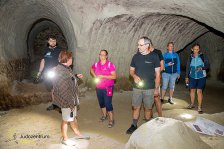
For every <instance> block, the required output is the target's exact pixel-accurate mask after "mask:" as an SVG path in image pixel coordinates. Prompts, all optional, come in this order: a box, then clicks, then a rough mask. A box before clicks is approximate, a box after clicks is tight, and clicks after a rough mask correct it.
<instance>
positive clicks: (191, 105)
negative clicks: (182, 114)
mask: <svg viewBox="0 0 224 149" xmlns="http://www.w3.org/2000/svg"><path fill="white" fill-rule="evenodd" d="M193 108H195V106H194V104H189V106H188V107H187V109H193Z"/></svg>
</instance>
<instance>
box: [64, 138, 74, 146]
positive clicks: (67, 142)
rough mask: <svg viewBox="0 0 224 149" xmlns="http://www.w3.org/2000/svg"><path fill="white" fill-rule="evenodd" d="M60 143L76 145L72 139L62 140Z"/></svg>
mask: <svg viewBox="0 0 224 149" xmlns="http://www.w3.org/2000/svg"><path fill="white" fill-rule="evenodd" d="M61 143H62V144H64V145H68V146H75V145H76V143H75V142H74V141H72V140H69V139H68V140H62V142H61Z"/></svg>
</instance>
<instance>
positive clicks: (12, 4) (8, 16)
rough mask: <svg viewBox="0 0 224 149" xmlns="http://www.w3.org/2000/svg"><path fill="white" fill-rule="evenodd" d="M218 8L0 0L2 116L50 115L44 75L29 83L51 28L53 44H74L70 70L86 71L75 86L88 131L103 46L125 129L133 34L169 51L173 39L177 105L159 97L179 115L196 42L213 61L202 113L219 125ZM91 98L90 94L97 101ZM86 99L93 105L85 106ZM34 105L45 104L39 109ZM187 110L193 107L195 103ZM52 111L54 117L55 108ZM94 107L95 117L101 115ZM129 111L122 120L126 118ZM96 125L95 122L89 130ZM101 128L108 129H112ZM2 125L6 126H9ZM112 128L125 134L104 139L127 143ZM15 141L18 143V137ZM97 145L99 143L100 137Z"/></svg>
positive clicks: (221, 18)
mask: <svg viewBox="0 0 224 149" xmlns="http://www.w3.org/2000/svg"><path fill="white" fill-rule="evenodd" d="M223 8H224V2H223V1H221V0H218V1H213V2H211V1H209V0H204V1H203V0H199V1H193V0H190V1H187V2H186V1H184V0H179V1H166V2H164V1H162V0H157V1H153V0H152V1H148V0H139V1H135V0H121V1H117V0H111V1H103V0H88V1H85V0H76V1H71V0H67V1H64V0H56V1H53V0H30V1H26V0H17V1H13V0H0V17H1V21H0V34H1V35H0V82H1V83H0V110H2V111H6V113H7V112H9V114H5V115H3V116H2V117H0V119H1V118H4V116H7V115H10V112H11V110H25V111H27V109H26V108H28V111H29V110H30V112H33V111H35V112H33V113H34V114H37V113H39V114H40V115H49V112H48V113H47V111H46V110H45V109H46V107H47V106H48V104H49V103H50V102H51V93H50V92H48V91H47V89H46V87H45V85H44V83H43V82H42V83H38V84H34V83H33V79H34V78H35V77H36V74H37V72H38V69H39V64H40V60H41V59H42V53H43V50H44V48H45V47H47V37H48V36H49V34H51V35H52V34H53V35H55V36H56V37H57V46H58V47H61V48H62V49H68V50H70V51H72V52H73V72H74V73H82V74H83V75H84V79H83V83H82V84H81V86H80V95H81V97H80V100H81V110H80V113H81V114H80V123H81V124H83V128H84V129H85V130H86V132H88V131H90V128H88V124H89V121H90V120H89V121H88V120H86V119H85V118H84V117H85V116H86V117H88V118H89V119H91V120H92V118H90V117H91V116H90V114H88V113H97V112H95V111H97V110H98V109H97V108H98V106H97V102H95V100H97V98H96V95H95V84H94V83H93V78H92V76H91V75H90V73H89V72H90V67H91V65H92V64H93V63H95V62H97V60H98V58H99V51H100V50H101V49H106V50H108V53H109V55H108V57H109V60H110V61H112V62H113V63H114V64H115V66H116V74H117V79H116V83H115V90H116V92H115V97H114V98H115V100H114V104H117V105H116V106H115V108H121V109H117V111H116V112H117V115H120V117H119V116H117V117H118V119H119V118H120V119H122V120H120V122H118V124H120V125H121V127H120V128H115V131H114V132H119V131H125V129H126V127H127V125H129V123H130V122H129V121H130V120H131V114H130V112H131V111H130V107H131V103H130V101H131V95H132V88H133V84H132V83H133V82H132V81H131V80H130V77H129V69H130V63H131V59H132V56H133V55H134V54H135V53H136V52H137V50H138V49H137V48H138V47H137V44H138V43H137V42H138V39H139V38H140V37H142V36H147V37H149V38H150V39H151V40H152V43H153V46H154V47H155V48H156V49H159V50H161V51H162V53H165V52H166V51H167V47H166V45H167V43H168V42H170V41H172V42H174V50H175V52H177V53H178V55H179V57H180V62H181V79H180V83H179V84H177V89H175V93H174V98H177V101H178V103H177V104H176V105H174V106H170V105H166V104H163V110H164V113H165V114H164V115H165V116H164V117H170V118H177V116H176V115H177V114H178V112H186V111H184V110H186V109H185V108H184V107H186V106H187V104H188V103H189V102H190V97H189V93H188V90H187V89H186V88H185V82H184V79H185V70H186V64H187V59H188V56H189V55H190V53H191V46H192V45H193V44H194V43H199V44H200V45H201V51H202V52H203V54H205V55H206V56H207V57H208V59H209V62H210V71H209V75H208V77H207V83H206V89H205V94H204V98H205V100H204V101H203V104H204V108H205V113H206V114H208V115H213V114H216V116H217V118H213V119H212V118H211V120H216V122H217V123H219V124H222V125H223V124H224V119H223V118H220V117H221V116H222V115H223V108H224V106H223V105H224V103H223V101H222V100H221V99H223V89H224V84H223V82H224V64H223V63H224V28H223V22H224V13H223ZM176 90H177V91H176ZM167 95H168V94H167ZM166 97H167V96H166ZM122 98H124V99H126V100H125V101H124V100H122ZM213 100H214V102H212V101H213ZM88 102H90V103H92V102H94V104H93V105H95V107H93V106H90V105H89V104H88ZM82 104H83V108H82ZM120 104H121V105H120ZM35 106H36V108H35ZM88 106H90V107H91V108H92V109H91V110H89V111H88V110H87V111H86V110H84V108H88ZM29 107H31V108H29ZM37 107H38V108H39V109H42V110H37ZM94 108H95V111H94ZM124 109H125V110H126V111H129V113H127V112H126V111H125V110H124ZM8 110H9V111H8ZM172 110H173V113H172ZM178 110H179V111H178ZM43 111H44V112H43ZM188 111H189V110H188ZM23 112H24V111H23ZM23 112H22V113H23ZM45 112H46V113H45ZM118 113H119V114H118ZM120 113H121V114H120ZM124 113H126V115H125V114H124ZM155 113H156V112H155ZM190 113H191V114H192V115H194V116H195V115H197V114H195V113H194V112H192V111H190ZM11 114H13V113H11ZM128 114H129V115H128ZM50 115H51V116H53V120H55V119H56V120H57V116H58V115H57V113H53V114H52V113H51V114H50ZM97 115H98V116H99V114H98V113H97V114H96V116H93V117H95V118H96V119H98V117H97ZM155 115H156V114H155ZM115 116H116V113H115ZM128 116H129V121H128V122H127V121H125V120H124V119H123V118H124V117H128ZM44 117H45V118H46V119H47V118H48V117H47V116H44ZM195 117H196V116H195ZM205 117H206V116H205ZM208 117H209V116H208ZM24 119H25V116H24ZM40 119H41V118H40ZM177 119H180V118H177ZM217 119H219V120H217ZM53 120H52V121H53ZM183 121H184V120H183ZM94 123H95V122H94ZM52 127H53V125H52ZM3 128H4V127H2V128H1V129H3ZM81 128H82V126H81ZM123 129H124V130H123ZM99 130H100V129H99V128H94V130H93V132H98V131H99ZM31 131H33V130H31ZM105 131H106V132H105V133H106V134H110V133H111V132H110V131H107V130H105ZM4 132H5V133H7V132H6V130H5V131H4ZM49 133H50V130H49ZM108 136H110V135H108ZM111 136H112V138H118V139H120V140H122V141H121V142H122V143H120V142H119V141H118V142H116V143H114V144H113V143H111V144H110V143H108V148H124V143H126V142H127V139H128V138H127V137H126V136H122V135H121V136H119V133H114V134H112V135H111ZM201 138H202V140H203V141H205V142H206V141H207V142H206V143H207V144H209V145H210V147H212V148H216V147H217V148H219V147H220V146H221V145H222V144H223V143H222V144H221V143H220V142H223V139H222V138H215V139H217V140H216V141H214V142H215V143H213V142H212V141H211V140H210V141H209V139H208V138H207V137H204V136H202V137H201ZM53 139H55V138H54V137H53V138H52V140H53ZM50 140H51V139H50ZM52 140H51V141H52ZM115 140H116V139H115ZM112 142H113V141H112ZM7 143H8V144H9V143H10V142H5V143H1V142H0V147H1V145H7ZM39 143H40V142H39ZM40 144H41V146H44V145H46V144H44V143H40ZM93 144H94V143H93ZM20 145H21V146H20V147H21V148H22V145H23V144H22V143H20ZM94 145H95V146H94ZM94 145H93V146H94V147H95V148H96V145H97V144H94ZM116 145H117V146H116ZM120 145H121V146H120ZM122 145H123V146H122ZM10 147H11V148H13V147H15V145H11V146H10ZM10 147H9V148H10ZM94 147H92V148H94Z"/></svg>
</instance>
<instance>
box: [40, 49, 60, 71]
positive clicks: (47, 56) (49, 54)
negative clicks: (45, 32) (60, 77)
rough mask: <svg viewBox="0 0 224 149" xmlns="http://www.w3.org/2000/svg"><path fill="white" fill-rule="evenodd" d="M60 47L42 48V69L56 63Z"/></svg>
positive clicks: (53, 65)
mask: <svg viewBox="0 0 224 149" xmlns="http://www.w3.org/2000/svg"><path fill="white" fill-rule="evenodd" d="M60 52H61V49H60V48H58V47H55V48H52V49H51V48H49V47H47V48H46V49H44V53H43V59H44V61H45V65H44V70H46V69H49V68H52V67H55V66H57V65H58V56H59V54H60Z"/></svg>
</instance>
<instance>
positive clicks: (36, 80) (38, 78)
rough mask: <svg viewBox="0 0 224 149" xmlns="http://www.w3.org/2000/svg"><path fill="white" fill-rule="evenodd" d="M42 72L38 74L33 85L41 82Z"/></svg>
mask: <svg viewBox="0 0 224 149" xmlns="http://www.w3.org/2000/svg"><path fill="white" fill-rule="evenodd" d="M40 77H41V72H38V73H37V76H36V77H35V78H34V80H33V83H35V84H37V83H39V82H40Z"/></svg>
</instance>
